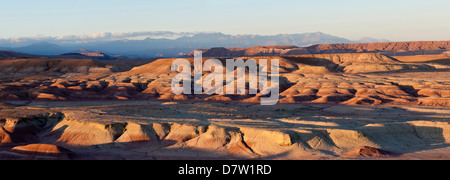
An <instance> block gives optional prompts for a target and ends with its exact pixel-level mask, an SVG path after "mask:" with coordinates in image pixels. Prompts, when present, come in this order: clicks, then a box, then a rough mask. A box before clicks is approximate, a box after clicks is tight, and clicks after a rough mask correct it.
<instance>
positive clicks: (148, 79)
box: [0, 43, 450, 159]
mask: <svg viewBox="0 0 450 180" xmlns="http://www.w3.org/2000/svg"><path fill="white" fill-rule="evenodd" d="M375 45H377V44H375ZM375 45H373V46H375ZM335 46H336V45H335ZM341 46H342V45H341ZM346 46H348V47H343V48H347V49H349V48H353V49H357V48H362V49H369V48H371V47H372V46H369V45H352V46H351V47H350V45H346ZM377 46H378V45H377ZM380 46H381V45H380ZM382 46H385V47H390V46H389V45H388V44H384V45H382ZM427 46H429V47H434V46H436V47H437V48H440V47H441V46H445V44H444V45H442V44H441V45H436V44H435V43H432V44H431V45H427ZM399 47H400V48H410V49H409V50H408V51H412V50H414V49H413V48H415V47H416V45H414V43H411V44H410V45H408V46H399ZM311 48H315V49H320V50H321V52H322V51H324V52H328V51H329V50H330V49H334V51H338V50H336V49H339V48H340V47H332V45H318V46H317V47H316V46H313V47H310V48H308V49H304V48H297V47H292V46H272V47H268V46H265V47H255V48H253V49H252V48H248V49H245V48H241V49H239V48H235V49H230V48H227V49H225V48H214V49H210V50H204V52H205V56H204V57H216V58H218V59H219V60H221V61H223V62H224V60H225V59H226V58H229V57H230V56H231V57H233V58H234V59H239V58H241V59H244V60H246V59H255V60H256V61H257V62H258V61H259V59H279V60H280V101H279V103H278V104H277V105H274V106H261V105H259V99H260V97H261V95H259V94H257V95H206V94H201V95H175V94H173V93H172V91H171V81H172V78H173V77H174V76H175V75H176V74H177V73H178V72H173V71H171V69H170V66H171V64H172V62H173V61H174V60H175V59H158V60H155V61H153V62H150V63H147V64H143V65H140V66H136V67H134V68H132V69H124V68H120V67H117V66H122V65H121V64H120V63H111V62H107V61H96V60H90V59H84V60H79V59H78V60H70V59H63V60H62V59H42V58H41V59H36V58H26V59H7V60H0V82H1V85H0V100H1V102H0V125H1V129H0V159H450V153H449V152H450V147H449V145H450V144H449V143H450V81H449V78H450V64H449V62H450V57H449V56H448V53H442V54H434V55H408V56H405V55H401V56H400V55H399V54H396V55H397V56H387V55H385V53H383V54H382V53H378V52H371V51H366V50H364V51H362V52H346V53H343V52H339V51H338V53H328V54H323V53H322V54H318V53H311ZM420 48H421V49H424V47H420ZM420 48H418V49H420ZM430 49H431V50H433V48H430ZM447 49H450V48H447ZM425 50H427V51H428V49H425ZM431 50H430V51H431ZM244 51H245V52H244ZM433 51H434V50H433ZM243 52H244V53H243ZM399 52H400V51H399ZM186 59H187V60H189V61H191V62H192V61H193V58H191V57H189V55H188V56H186ZM205 60H206V59H205ZM209 73H210V72H204V76H206V75H208V74H209ZM233 83H234V82H233Z"/></svg>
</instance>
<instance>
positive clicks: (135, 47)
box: [0, 32, 373, 57]
mask: <svg viewBox="0 0 450 180" xmlns="http://www.w3.org/2000/svg"><path fill="white" fill-rule="evenodd" d="M372 40H373V39H372ZM20 43H21V44H23V43H24V42H20ZM333 43H355V42H354V41H351V40H348V39H345V38H341V37H337V36H333V35H329V34H325V33H321V32H316V33H302V34H279V35H270V36H263V35H227V34H223V33H197V34H194V35H192V36H183V37H179V38H176V39H168V38H146V39H143V40H129V39H123V40H113V41H104V40H99V41H98V42H90V43H81V44H77V43H75V42H74V43H72V44H67V43H65V44H58V43H57V42H34V43H31V44H30V45H27V46H22V47H15V46H14V44H11V42H8V44H0V46H2V47H5V48H3V50H12V51H16V52H22V53H29V54H37V55H57V54H63V53H67V52H71V51H73V50H75V49H92V50H95V51H98V52H108V53H110V54H113V55H125V56H132V57H133V56H134V57H177V56H181V55H185V54H188V53H189V52H191V51H192V50H194V49H208V48H212V47H243V48H248V47H253V46H267V45H295V46H298V47H303V46H309V45H313V44H333ZM6 46H10V47H6Z"/></svg>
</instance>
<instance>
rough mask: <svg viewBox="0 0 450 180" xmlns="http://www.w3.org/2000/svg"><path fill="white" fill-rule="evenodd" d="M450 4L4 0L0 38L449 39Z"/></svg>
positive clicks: (427, 0)
mask: <svg viewBox="0 0 450 180" xmlns="http://www.w3.org/2000/svg"><path fill="white" fill-rule="evenodd" d="M449 19H450V1H448V0H421V1H419V0H373V1H365V0H309V1H304V0H71V1H68V0H14V1H12V0H0V22H1V26H0V38H11V37H26V36H36V35H41V36H62V35H82V34H93V33H99V32H112V33H119V32H135V31H174V32H205V31H206V32H223V33H225V34H233V35H236V34H261V35H274V34H287V33H305V32H317V31H321V32H324V33H328V34H332V35H336V36H341V37H345V38H348V39H351V40H356V39H359V38H361V37H364V36H369V37H374V38H385V39H389V40H394V41H409V40H450V23H449V21H450V20H449Z"/></svg>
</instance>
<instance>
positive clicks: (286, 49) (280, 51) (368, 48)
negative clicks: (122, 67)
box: [184, 41, 450, 57]
mask: <svg viewBox="0 0 450 180" xmlns="http://www.w3.org/2000/svg"><path fill="white" fill-rule="evenodd" d="M449 50H450V41H412V42H380V43H355V44H319V45H311V46H308V47H297V46H291V45H274V46H255V47H249V48H224V47H215V48H211V49H197V50H195V51H202V52H203V57H242V56H286V55H305V54H335V53H382V54H385V55H389V56H405V55H419V54H441V53H443V52H446V51H449ZM193 56H194V51H193V52H191V53H189V54H187V55H186V56H184V57H193Z"/></svg>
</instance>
